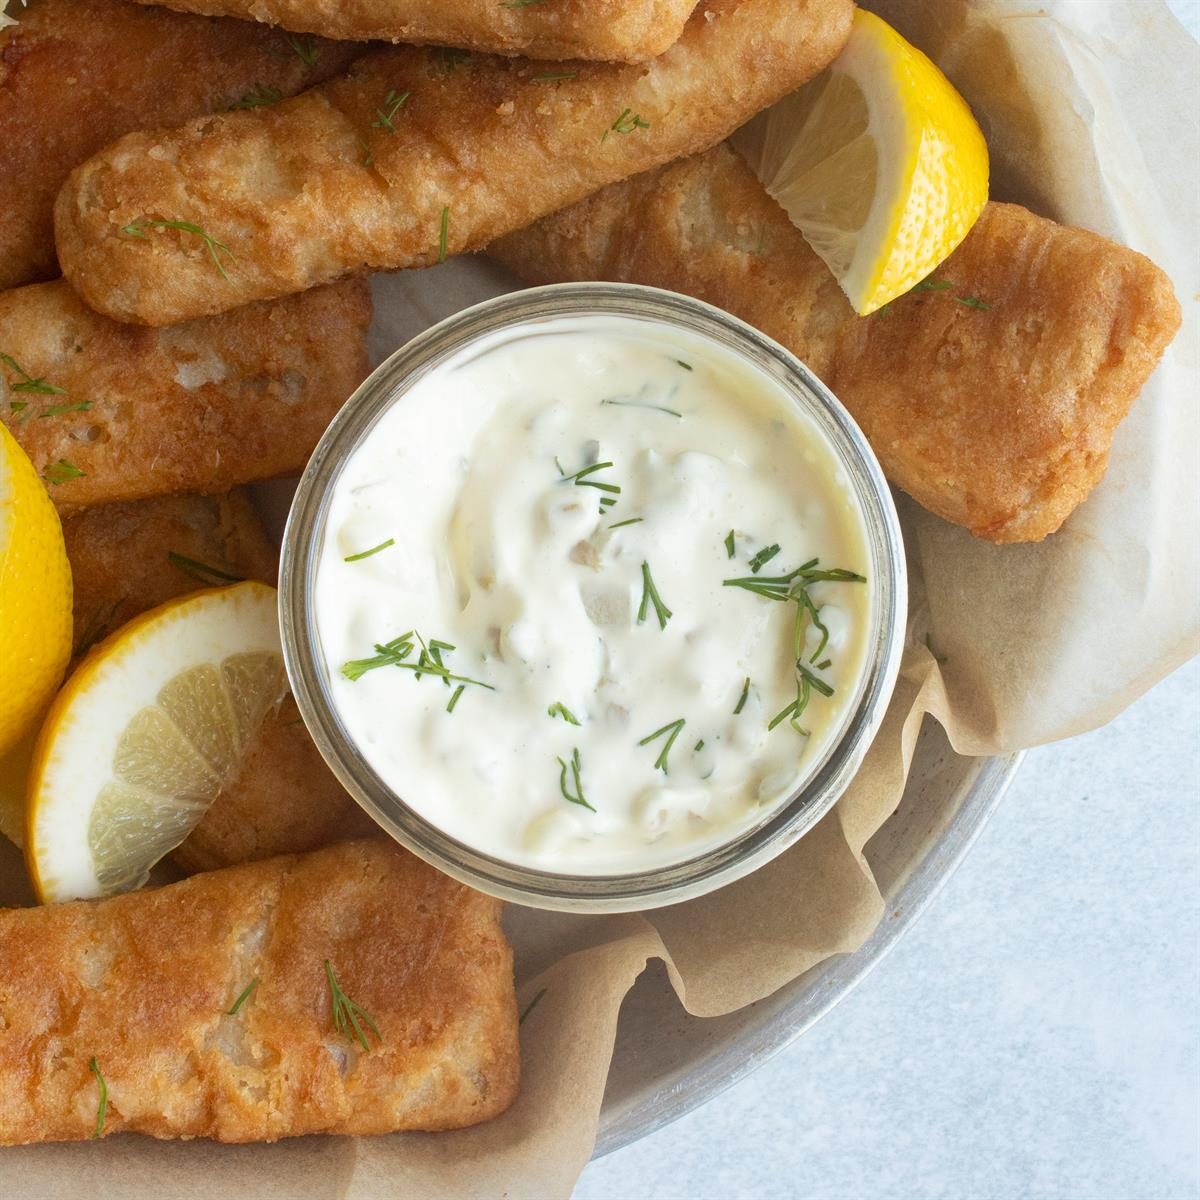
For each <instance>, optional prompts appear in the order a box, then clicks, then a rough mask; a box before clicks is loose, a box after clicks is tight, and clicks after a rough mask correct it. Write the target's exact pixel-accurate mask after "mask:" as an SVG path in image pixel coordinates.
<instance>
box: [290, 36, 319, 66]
mask: <svg viewBox="0 0 1200 1200" xmlns="http://www.w3.org/2000/svg"><path fill="white" fill-rule="evenodd" d="M287 43H288V45H289V46H291V48H292V49H293V50H295V52H296V53H297V54H298V55H299V56H300V61H301V62H303V63H304V65H305V66H306V67H315V66H316V65H317V59H318V58H319V57H320V54H321V51H320V50H319V48H318V47H317V39H316V38H313V37H299V36H297V35H296V34H288V40H287Z"/></svg>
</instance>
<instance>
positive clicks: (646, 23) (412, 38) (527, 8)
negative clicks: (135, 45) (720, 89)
mask: <svg viewBox="0 0 1200 1200" xmlns="http://www.w3.org/2000/svg"><path fill="white" fill-rule="evenodd" d="M151 2H152V0H139V3H142V4H149V3H151ZM168 7H169V8H174V9H178V10H179V11H181V12H192V13H208V14H209V15H210V16H224V17H245V18H246V19H248V20H254V21H267V22H269V23H270V24H272V25H282V26H283V28H284V29H297V30H300V31H302V32H305V33H319V34H321V35H322V36H324V37H329V38H362V39H368V38H370V39H372V40H375V41H381V42H409V43H411V44H413V45H434V46H462V47H464V48H466V49H468V50H479V51H483V52H485V53H490V54H524V55H527V56H528V57H529V58H538V59H563V58H584V59H600V60H603V61H608V62H645V61H646V59H649V58H654V57H655V56H656V55H659V54H661V53H662V52H663V51H664V50H666V48H667V47H668V46H670V45H671V43H672V42H674V41H676V40H677V39H678V37H679V34H680V32H681V31H682V29H683V23H684V22H685V21H686V20H687V17H688V13H690V12H691V11H692V9H693V8H695V7H696V0H554V3H553V4H546V3H545V0H524V2H522V0H508V3H498V2H497V0H342V2H341V3H339V4H336V5H330V4H326V5H313V4H312V3H311V0H170V3H169V5H168Z"/></svg>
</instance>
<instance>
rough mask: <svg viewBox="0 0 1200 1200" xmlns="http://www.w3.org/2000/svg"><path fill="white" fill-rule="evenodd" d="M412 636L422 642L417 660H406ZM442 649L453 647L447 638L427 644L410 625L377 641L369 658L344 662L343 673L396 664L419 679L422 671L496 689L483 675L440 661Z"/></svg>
mask: <svg viewBox="0 0 1200 1200" xmlns="http://www.w3.org/2000/svg"><path fill="white" fill-rule="evenodd" d="M413 638H416V639H417V641H418V642H420V643H421V654H420V657H419V658H418V660H417V661H416V662H408V661H407V659H408V657H409V655H410V654H412V652H413V650H414V649H416V647H415V646H414V645H413ZM445 649H453V647H452V646H449V645H448V643H446V642H438V641H433V642H430V643H429V645H426V644H425V642H424V640H423V639H422V637H421V635H420V634H419V633H416V632H415V631H413V630H411V629H410V630H409V631H408V632H407V633H402V634H401V635H400V636H399V637H398V638H393V639H392V640H391V641H390V642H376V643H375V655H374V656H373V657H372V658H355V659H351V660H350V661H349V662H347V663H343V664H342V674H343V675H344V676H345V677H346V678H347V679H349V680H351V681H354V680H358V679H361V678H362V677H363V676H364V675H365V674H366V673H367V672H368V671H374V670H375V669H376V668H378V667H399V668H400V669H401V670H404V671H412V672H413V673H414V678H416V679H420V678H421V676H422V675H432V676H433V677H435V678H437V679H441V680H443V681H445V682H446V683H465V684H473V685H474V686H475V687H481V688H487V690H488V691H489V692H494V691H495V690H496V689H495V688H494V687H493V686H492V685H491V684H490V683H484V682H483V680H482V679H471V678H470V677H469V676H467V675H456V674H454V673H453V672H452V671H451V670H450V669H449V668H448V667H447V666H445V665H444V664H443V662H442V651H443V650H445Z"/></svg>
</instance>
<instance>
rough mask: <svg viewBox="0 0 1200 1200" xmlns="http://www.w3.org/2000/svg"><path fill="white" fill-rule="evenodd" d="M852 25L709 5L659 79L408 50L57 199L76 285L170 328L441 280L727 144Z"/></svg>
mask: <svg viewBox="0 0 1200 1200" xmlns="http://www.w3.org/2000/svg"><path fill="white" fill-rule="evenodd" d="M853 7H854V6H853V3H852V2H851V0H707V2H706V3H704V4H702V5H701V6H700V7H699V8H698V9H697V10H696V12H695V14H694V15H693V16H692V18H691V20H690V21H689V22H688V24H687V27H686V29H685V30H684V33H683V36H682V37H681V38H680V40H679V41H678V42H676V43H675V45H674V46H672V47H671V48H670V49H669V50H668V51H667V52H666V53H665V54H663V55H662V56H661V57H659V58H656V59H654V60H653V61H652V62H650V63H648V64H645V65H642V66H621V65H612V64H588V63H581V62H577V63H573V64H572V65H571V67H570V69H569V70H565V71H563V70H556V69H552V70H547V67H546V64H545V63H533V62H529V61H527V60H525V59H502V58H493V57H479V56H474V55H468V54H466V53H465V52H463V51H448V50H445V49H436V50H434V49H427V48H426V49H422V48H417V47H411V46H403V47H396V48H394V49H388V50H383V51H380V52H378V53H376V54H372V55H369V56H367V57H364V58H362V59H359V61H358V62H357V63H355V64H354V66H353V67H352V68H351V70H350V72H349V73H348V74H347V75H346V76H345V77H344V78H342V79H340V80H337V81H334V82H331V83H327V84H323V85H322V86H320V87H316V88H313V89H311V90H310V91H308V92H306V93H305V94H304V95H302V96H298V97H296V98H295V99H293V100H287V101H284V102H283V103H281V104H276V105H272V106H271V107H267V108H258V109H255V110H254V111H252V112H239V113H228V114H223V115H221V116H215V117H209V118H204V119H202V120H198V121H192V122H191V123H189V124H187V125H184V126H182V127H180V128H179V129H175V130H173V131H170V132H161V131H160V132H149V133H134V134H129V135H128V136H126V137H124V138H122V139H121V140H120V141H118V142H116V143H115V144H114V145H112V146H110V147H108V149H106V150H104V151H103V152H101V153H100V154H98V155H96V156H95V157H93V158H92V159H90V160H89V161H88V162H87V163H85V164H83V165H82V166H81V167H79V168H78V169H77V170H76V171H75V172H74V173H73V174H72V175H71V178H70V179H69V180H68V182H67V184H66V185H65V187H64V188H63V190H62V192H61V193H60V195H59V199H58V202H57V205H56V210H55V213H56V215H55V228H56V236H57V241H58V251H59V257H60V260H61V261H62V265H63V270H64V273H65V274H66V275H67V276H68V277H69V278H70V279H71V280H72V281H73V282H74V283H75V285H76V286H77V287H78V288H79V290H80V292H81V294H82V295H83V297H84V299H85V300H87V302H88V303H89V304H91V305H92V306H93V307H94V308H96V309H98V310H99V311H101V312H105V313H107V314H109V315H110V316H112V317H115V318H116V319H118V320H124V321H135V322H140V323H143V324H147V325H167V324H171V323H172V322H175V321H181V320H186V319H188V318H191V317H196V316H200V315H203V314H209V313H216V312H221V311H224V310H225V309H228V308H233V307H235V306H236V305H239V304H245V303H246V302H248V301H251V300H260V299H265V298H268V297H272V296H282V295H286V294H288V293H291V292H296V291H300V290H302V289H304V288H308V287H312V286H314V285H315V284H320V283H327V282H328V281H330V280H332V279H337V278H339V277H341V276H342V275H344V274H346V273H347V272H351V271H358V270H361V269H363V268H364V267H370V268H374V269H378V270H392V269H396V268H401V267H416V266H428V265H430V264H432V263H434V262H437V261H438V260H439V259H441V258H444V257H445V256H446V255H447V254H458V253H460V252H462V251H465V250H472V249H478V248H480V247H482V246H484V245H485V244H486V243H487V242H489V241H491V240H492V239H493V238H495V237H498V236H499V235H501V234H503V233H506V232H508V231H509V230H512V229H519V228H521V227H522V226H524V225H527V224H529V223H530V222H531V221H533V220H536V219H537V218H538V217H540V216H542V215H543V214H545V213H548V212H551V211H553V210H555V209H557V208H561V207H562V206H563V205H565V204H570V203H572V202H574V201H576V200H579V199H580V198H582V197H583V196H585V195H587V194H588V193H590V192H593V191H595V190H596V189H597V188H600V187H603V186H604V185H605V184H608V183H611V182H613V181H614V180H617V179H623V178H625V177H627V176H629V175H632V174H634V173H635V172H638V171H642V170H646V169H647V168H649V167H653V166H655V165H657V164H659V163H663V162H667V161H670V160H671V159H674V158H677V157H678V156H679V155H681V154H691V153H694V152H696V151H698V150H702V149H705V148H706V147H708V146H711V145H713V144H714V143H715V142H718V141H720V139H721V138H723V137H725V136H726V135H727V134H728V133H730V132H731V131H732V130H733V129H734V128H736V127H737V126H738V125H740V124H741V123H742V122H743V121H745V120H747V119H748V118H749V117H750V116H752V115H753V114H754V113H756V112H758V111H759V110H760V109H762V108H763V107H765V106H766V105H768V104H770V103H772V102H773V101H774V100H776V99H778V98H779V97H781V96H783V95H785V94H786V93H787V92H790V91H792V90H793V89H794V88H796V87H798V86H799V85H800V84H801V83H803V82H805V81H806V80H808V79H810V78H811V77H812V76H813V75H815V74H816V73H817V72H818V71H820V70H821V68H822V67H824V66H825V65H826V64H827V63H828V62H829V61H830V60H831V59H832V58H833V57H834V56H835V55H836V54H837V52H838V51H839V50H840V49H841V47H842V45H843V44H844V43H845V41H846V39H847V37H848V36H849V31H850V22H851V16H852V13H853ZM148 216H153V217H154V218H155V219H156V220H167V221H175V222H184V223H186V225H187V226H188V228H186V229H179V228H175V229H162V228H157V227H154V228H152V227H150V226H149V225H147V223H146V219H147V217H148ZM131 231H133V232H131ZM218 243H219V246H218Z"/></svg>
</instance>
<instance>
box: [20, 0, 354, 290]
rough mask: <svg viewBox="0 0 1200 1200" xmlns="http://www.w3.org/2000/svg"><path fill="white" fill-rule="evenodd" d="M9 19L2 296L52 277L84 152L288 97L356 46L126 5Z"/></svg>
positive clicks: (56, 2) (98, 3) (346, 59)
mask: <svg viewBox="0 0 1200 1200" xmlns="http://www.w3.org/2000/svg"><path fill="white" fill-rule="evenodd" d="M14 16H16V17H17V19H18V22H19V23H18V24H16V25H11V26H9V27H8V28H7V29H5V30H3V31H2V32H0V213H3V219H2V220H0V289H5V288H13V287H17V286H18V285H20V284H22V283H30V282H32V281H34V280H37V279H49V278H51V277H52V276H55V275H57V274H58V262H57V260H56V259H55V257H54V217H53V212H54V197H55V196H56V195H57V194H58V189H59V188H60V187H61V186H62V183H63V180H65V179H66V177H67V175H68V173H69V172H70V171H71V170H72V168H74V167H77V166H78V165H79V164H80V163H81V162H83V160H84V159H85V158H87V157H88V156H89V155H91V154H95V153H96V151H97V150H100V149H102V148H103V147H104V146H107V145H108V143H109V142H112V141H115V140H116V139H117V138H119V137H120V136H121V135H122V134H125V133H130V132H131V131H133V130H135V129H147V128H151V129H153V128H161V127H164V126H171V125H178V124H180V123H181V122H183V121H188V120H190V119H191V118H192V117H198V116H201V115H203V114H204V113H209V112H224V111H225V110H226V109H229V108H231V107H234V106H237V105H239V104H254V103H269V102H270V101H271V100H272V99H276V100H277V99H280V98H282V97H284V96H294V95H295V94H296V93H297V92H299V91H302V90H303V89H304V88H306V87H311V86H312V85H313V84H314V83H320V82H322V81H323V80H325V79H328V78H330V76H333V75H336V74H338V73H339V72H340V71H344V70H345V69H346V67H347V66H348V65H349V64H350V62H351V61H352V60H353V59H354V58H355V57H356V56H357V55H359V54H361V53H362V50H363V47H361V46H356V45H352V44H349V43H344V42H343V43H336V42H324V41H320V40H318V39H314V38H305V39H299V42H300V43H301V44H300V50H297V49H293V43H296V42H297V41H298V39H296V38H289V37H288V35H287V34H285V33H283V32H282V31H280V30H276V29H267V28H264V27H262V26H257V25H252V24H248V23H246V22H244V21H212V20H208V19H206V18H204V17H195V16H182V15H180V14H179V13H172V12H166V11H164V10H163V9H161V8H142V7H140V6H139V5H137V4H130V3H126V2H125V0H30V2H29V6H28V8H17V7H16V6H15V5H14ZM300 51H303V53H301V52H300Z"/></svg>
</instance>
